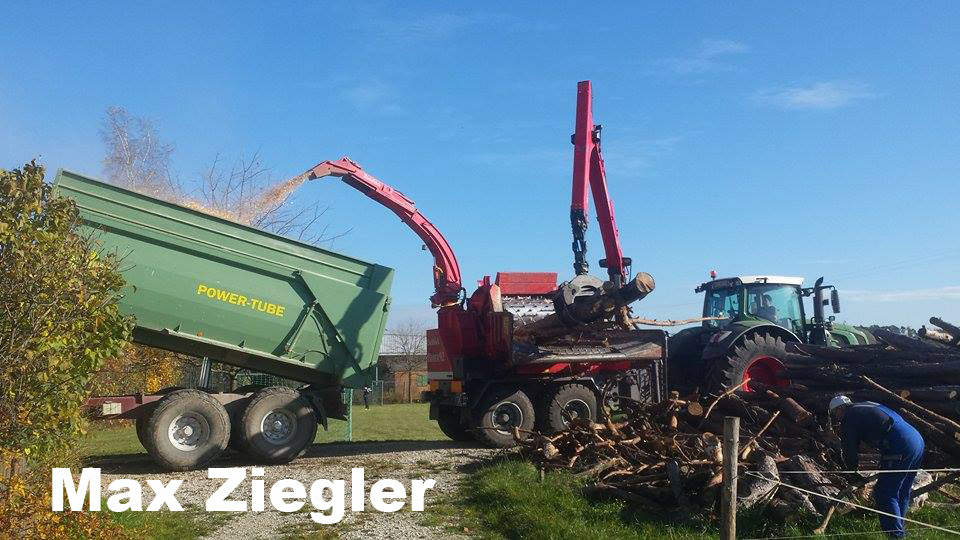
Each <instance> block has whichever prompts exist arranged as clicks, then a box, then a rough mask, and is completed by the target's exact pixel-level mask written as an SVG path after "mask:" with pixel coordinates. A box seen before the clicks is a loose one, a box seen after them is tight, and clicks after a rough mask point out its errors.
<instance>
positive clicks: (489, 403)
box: [471, 389, 536, 448]
mask: <svg viewBox="0 0 960 540" xmlns="http://www.w3.org/2000/svg"><path fill="white" fill-rule="evenodd" d="M535 423H536V413H535V412H534V409H533V403H531V402H530V398H529V397H527V394H525V393H524V392H523V390H518V389H506V390H502V391H500V392H494V393H493V394H492V395H490V396H489V397H487V399H485V400H484V401H483V405H481V406H480V408H479V409H478V410H477V411H476V413H475V414H474V418H473V423H472V424H471V427H472V428H473V433H474V436H475V437H476V438H477V440H478V441H480V442H481V443H483V444H486V445H488V446H493V447H497V448H509V447H511V446H514V445H515V444H517V442H516V440H514V438H513V428H515V427H516V428H519V429H520V430H521V433H520V436H521V437H522V438H526V437H527V436H528V435H529V433H525V432H529V431H531V430H533V427H534V425H535Z"/></svg>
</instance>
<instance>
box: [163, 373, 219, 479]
mask: <svg viewBox="0 0 960 540" xmlns="http://www.w3.org/2000/svg"><path fill="white" fill-rule="evenodd" d="M144 438H145V440H146V443H147V444H145V445H144V446H145V447H146V449H147V452H148V453H149V454H150V457H152V458H153V460H154V461H156V462H157V463H158V464H160V466H162V467H164V468H166V469H170V470H173V471H185V470H187V469H193V468H197V467H200V466H202V465H204V464H206V463H208V462H209V461H210V460H212V459H213V458H215V457H217V456H218V455H220V452H222V451H223V450H224V448H226V447H227V440H228V439H229V438H230V416H229V415H228V414H227V410H226V409H225V408H223V405H221V404H220V402H218V401H217V400H216V399H214V398H212V397H210V395H209V394H207V393H205V392H202V391H200V390H176V391H174V392H171V393H169V394H167V395H166V396H165V397H164V398H163V399H161V400H160V401H159V402H157V407H156V409H154V410H153V412H152V413H151V414H150V416H149V419H148V420H147V422H146V425H145V429H144Z"/></svg>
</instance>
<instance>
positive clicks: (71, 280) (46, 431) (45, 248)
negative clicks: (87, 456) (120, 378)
mask: <svg viewBox="0 0 960 540" xmlns="http://www.w3.org/2000/svg"><path fill="white" fill-rule="evenodd" d="M78 225H79V217H78V213H77V209H76V206H75V205H74V203H73V202H72V201H70V200H68V199H64V198H59V197H56V196H54V194H53V192H52V187H51V186H50V185H48V184H46V183H44V182H43V167H41V166H39V165H37V164H36V163H34V162H31V163H29V164H27V165H25V166H24V167H23V169H17V170H13V171H3V170H0V456H4V457H5V458H8V459H10V458H17V457H21V458H24V457H25V458H27V459H29V460H31V461H37V462H39V461H44V460H49V457H48V456H53V455H55V454H57V455H62V452H63V451H64V449H69V448H72V447H73V446H74V444H75V442H76V440H77V438H78V436H79V435H80V434H81V433H82V427H83V416H82V411H81V405H82V403H83V400H84V399H85V397H86V391H85V384H86V382H87V379H88V377H89V374H90V373H91V372H92V371H94V370H96V369H97V368H98V367H99V366H100V365H101V364H102V363H103V362H104V360H105V359H107V358H110V357H112V356H114V355H116V354H118V352H119V351H120V350H121V348H122V347H123V345H124V343H125V341H126V339H127V337H128V336H129V332H130V329H131V324H130V322H129V321H127V320H125V319H124V317H122V316H121V315H120V313H119V311H118V309H117V306H116V302H115V300H116V299H117V296H118V294H119V293H120V289H121V286H122V285H123V279H122V278H121V276H120V274H119V273H118V272H117V270H116V260H114V258H113V257H110V256H105V255H103V254H102V253H99V252H98V250H97V248H96V242H95V241H94V239H92V238H90V237H87V236H82V235H80V234H78V232H77V226H78Z"/></svg>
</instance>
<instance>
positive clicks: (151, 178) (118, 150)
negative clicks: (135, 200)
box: [100, 107, 180, 200]
mask: <svg viewBox="0 0 960 540" xmlns="http://www.w3.org/2000/svg"><path fill="white" fill-rule="evenodd" d="M100 138H101V139H102V140H103V143H104V145H106V147H107V155H106V157H104V159H103V167H104V171H105V172H106V173H107V179H108V180H109V181H110V182H111V183H113V184H116V185H118V186H121V187H125V188H127V189H132V190H134V191H139V192H141V193H144V194H147V195H150V196H153V197H159V198H163V199H168V200H170V199H177V198H178V197H179V195H180V188H179V186H178V185H177V184H176V183H175V182H173V181H172V180H171V177H170V156H171V155H172V154H173V149H174V147H173V145H172V144H168V143H165V142H163V141H162V140H160V137H159V136H158V135H157V128H156V124H155V123H154V122H153V121H152V120H150V119H147V118H141V117H136V116H132V115H131V114H130V113H128V112H127V110H126V109H124V108H123V107H108V108H107V111H106V117H105V118H104V121H103V126H102V127H101V129H100Z"/></svg>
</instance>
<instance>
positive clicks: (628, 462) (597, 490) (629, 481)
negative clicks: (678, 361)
mask: <svg viewBox="0 0 960 540" xmlns="http://www.w3.org/2000/svg"><path fill="white" fill-rule="evenodd" d="M941 322H942V321H941ZM936 324H937V325H938V326H939V327H940V328H942V329H944V330H945V331H946V332H947V333H949V330H948V329H950V328H951V327H949V326H945V325H940V324H939V323H936ZM954 328H955V327H954ZM881 334H882V335H881V336H879V337H880V339H881V340H882V343H879V344H876V345H865V346H858V347H849V348H845V349H836V348H825V347H813V346H806V345H800V346H796V347H794V348H793V349H792V351H791V352H790V353H789V354H788V355H787V358H786V360H787V367H788V372H789V376H790V377H791V378H792V380H793V382H794V384H793V385H792V386H791V387H790V388H780V387H772V386H765V385H763V384H760V383H757V382H755V381H750V387H751V389H752V391H751V392H743V391H739V389H736V388H735V389H731V390H729V391H727V392H724V393H723V394H721V395H711V396H699V395H697V394H693V395H689V396H680V395H678V394H677V393H676V392H672V393H671V394H670V397H669V398H668V399H667V400H665V401H663V402H661V403H658V404H641V403H636V402H631V401H625V400H621V403H620V404H621V409H622V410H623V413H624V414H623V415H622V416H618V415H615V416H614V417H613V418H614V419H613V420H612V419H609V418H608V419H605V420H603V421H602V422H599V423H597V422H590V421H585V420H583V419H574V420H571V422H570V427H569V429H568V430H566V431H564V432H561V433H558V434H555V435H543V434H534V435H533V436H530V437H526V438H525V439H524V440H522V441H520V447H521V450H520V451H521V452H522V453H523V454H524V455H525V456H526V457H527V458H528V459H530V460H532V461H533V462H534V463H535V464H537V466H538V467H540V468H541V469H542V470H560V469H562V470H568V471H571V472H573V473H574V474H576V475H578V476H581V477H584V478H585V479H587V487H586V488H585V490H586V492H587V493H588V494H590V495H595V496H603V497H613V498H618V499H623V500H627V501H630V502H633V503H636V504H639V505H641V506H644V507H647V508H650V509H653V510H659V511H665V512H666V511H670V510H672V509H676V508H680V509H683V510H689V509H691V508H697V509H706V510H710V509H712V508H715V506H716V503H717V502H718V501H719V499H720V497H721V491H720V490H721V484H722V475H721V464H722V455H721V439H722V434H723V417H724V416H737V417H739V418H740V454H739V459H740V466H739V471H740V472H739V486H738V506H739V507H740V508H743V509H746V508H750V507H758V506H759V507H762V508H763V509H764V511H765V512H766V513H767V514H769V515H771V516H773V517H776V518H779V519H784V520H789V519H792V518H793V517H796V516H798V515H799V514H801V513H804V512H807V513H810V514H814V515H822V516H827V515H830V514H832V513H833V512H834V511H835V510H838V511H840V510H849V509H850V507H847V506H844V507H843V508H839V509H838V508H836V506H835V505H833V504H832V503H831V501H830V500H828V499H826V498H822V497H818V496H815V495H808V494H806V493H803V492H801V491H798V490H795V489H790V488H787V487H785V486H783V485H781V484H780V483H779V482H781V481H782V482H783V483H784V484H789V485H792V486H797V487H800V488H803V489H805V490H808V491H811V492H814V493H818V494H822V495H827V496H830V497H839V498H844V499H847V500H849V498H850V497H852V496H854V495H860V496H862V495H863V492H862V488H863V484H864V483H865V479H863V478H861V477H859V476H857V475H850V474H844V473H838V472H834V471H840V470H842V469H843V468H844V467H843V465H842V460H841V457H840V449H839V448H840V440H839V437H838V435H837V434H836V432H835V431H834V428H833V426H831V425H830V419H829V415H828V414H827V404H828V403H829V400H830V398H831V397H832V396H833V395H835V394H836V393H839V392H846V393H848V394H849V395H850V396H851V397H852V398H853V399H854V400H871V401H876V402H880V403H884V404H886V405H888V406H890V407H892V408H894V409H895V410H897V411H899V412H901V413H902V414H903V415H904V417H905V418H906V419H907V420H908V421H909V422H911V423H912V424H913V425H915V426H917V427H918V429H920V431H921V432H922V433H923V434H924V438H925V439H926V441H927V453H926V460H925V463H924V466H925V467H928V468H932V467H937V468H941V467H950V466H951V465H952V464H955V463H957V459H960V412H958V411H960V408H958V407H960V385H956V386H945V385H942V384H941V382H942V381H944V380H951V379H950V378H948V377H947V376H948V375H949V376H952V380H960V379H958V378H957V375H960V349H956V348H954V349H948V348H947V346H945V345H943V344H941V343H930V342H928V341H926V340H919V339H913V338H908V337H905V336H900V335H897V336H896V337H894V335H893V334H890V335H883V333H882V332H881ZM951 335H952V334H951ZM957 335H960V334H957ZM954 337H956V336H954ZM515 435H517V439H518V440H520V439H521V437H519V435H520V434H519V433H516V434H515ZM877 459H878V456H876V455H873V456H870V455H864V456H861V468H863V469H868V470H869V469H876V468H877V466H878V463H877ZM958 480H960V475H956V474H954V475H950V477H948V478H947V479H946V480H945V481H942V483H940V484H937V482H933V484H931V485H932V486H933V487H932V488H931V487H929V486H928V487H925V488H923V489H924V490H926V491H930V490H933V489H940V488H941V487H942V486H943V485H946V484H950V483H955V482H958ZM927 481H928V482H930V481H931V480H930V479H929V477H928V478H927ZM826 519H827V520H829V518H826Z"/></svg>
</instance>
